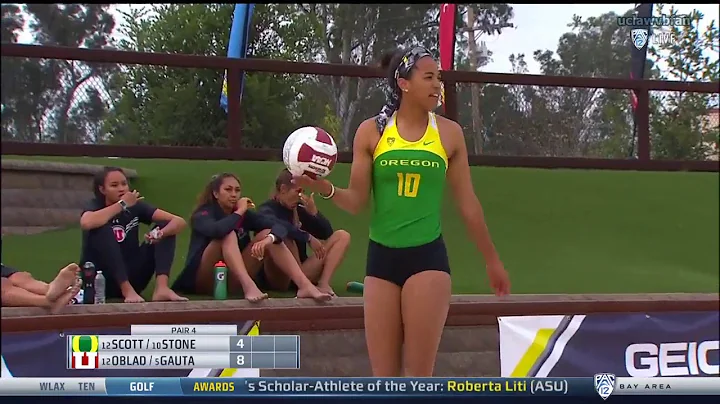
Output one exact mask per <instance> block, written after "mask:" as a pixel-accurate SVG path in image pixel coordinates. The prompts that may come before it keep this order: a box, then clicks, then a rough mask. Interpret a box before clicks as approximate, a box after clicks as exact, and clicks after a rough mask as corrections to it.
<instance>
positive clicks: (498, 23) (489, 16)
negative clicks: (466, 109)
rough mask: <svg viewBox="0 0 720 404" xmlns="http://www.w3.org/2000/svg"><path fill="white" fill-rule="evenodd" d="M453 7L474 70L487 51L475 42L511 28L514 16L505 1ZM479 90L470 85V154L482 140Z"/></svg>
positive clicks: (479, 147) (485, 58) (484, 62)
mask: <svg viewBox="0 0 720 404" xmlns="http://www.w3.org/2000/svg"><path fill="white" fill-rule="evenodd" d="M457 9H458V11H459V12H460V18H461V19H464V21H465V24H463V27H462V28H463V29H462V30H461V32H467V34H468V40H467V42H465V44H467V54H468V60H467V61H468V65H469V70H472V71H478V70H479V69H481V68H482V67H483V66H485V65H487V64H488V63H489V62H490V56H491V52H486V53H487V54H484V53H485V52H483V53H481V52H480V50H479V49H478V47H477V41H478V40H480V39H481V38H482V36H483V35H495V34H497V35H500V34H501V33H502V31H503V30H504V29H505V28H513V24H512V23H511V22H510V20H511V19H512V18H513V16H514V15H513V8H512V7H511V6H510V5H509V4H468V5H465V6H458V8H457ZM463 17H464V18H463ZM483 45H484V44H483ZM480 90H481V88H480V86H479V85H478V84H471V85H470V100H471V101H470V111H471V113H470V115H471V118H472V130H471V131H470V133H471V134H472V135H473V136H472V137H471V138H470V139H471V140H472V142H471V143H472V145H471V146H472V147H471V149H470V150H471V152H474V154H481V153H482V148H483V143H484V139H485V130H483V121H482V112H481V110H482V107H481V104H480Z"/></svg>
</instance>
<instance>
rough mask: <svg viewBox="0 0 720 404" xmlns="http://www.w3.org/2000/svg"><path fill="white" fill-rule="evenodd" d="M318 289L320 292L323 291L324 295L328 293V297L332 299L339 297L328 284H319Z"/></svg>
mask: <svg viewBox="0 0 720 404" xmlns="http://www.w3.org/2000/svg"><path fill="white" fill-rule="evenodd" d="M317 288H318V290H319V291H321V292H323V293H327V294H328V295H330V296H332V297H335V296H337V295H336V294H335V291H334V290H333V289H332V288H331V287H330V285H328V284H327V283H318V285H317Z"/></svg>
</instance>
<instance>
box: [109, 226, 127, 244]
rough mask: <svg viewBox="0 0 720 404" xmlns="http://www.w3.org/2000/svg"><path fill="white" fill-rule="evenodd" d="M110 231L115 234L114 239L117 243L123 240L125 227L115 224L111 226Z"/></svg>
mask: <svg viewBox="0 0 720 404" xmlns="http://www.w3.org/2000/svg"><path fill="white" fill-rule="evenodd" d="M112 232H113V234H114V235H115V240H116V241H117V242H118V243H122V242H123V241H125V227H123V226H120V225H117V226H113V227H112Z"/></svg>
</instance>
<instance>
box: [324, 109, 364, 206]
mask: <svg viewBox="0 0 720 404" xmlns="http://www.w3.org/2000/svg"><path fill="white" fill-rule="evenodd" d="M376 137H377V128H376V126H375V120H374V119H368V120H366V121H364V122H363V123H361V124H360V126H359V127H358V129H357V131H356V132H355V140H354V141H353V161H352V165H351V166H350V183H349V184H348V187H347V188H344V189H343V188H338V187H334V186H333V185H332V184H331V183H330V182H329V181H320V182H321V184H320V186H319V187H318V188H319V189H318V191H319V192H320V195H321V196H329V195H332V197H331V199H332V201H333V202H335V205H337V206H338V207H340V209H342V210H345V211H347V212H348V213H350V214H352V215H354V214H357V213H359V212H361V211H362V210H363V209H365V207H366V206H367V203H368V199H369V198H370V183H371V181H372V155H371V152H370V144H371V142H372V140H373V138H376ZM333 188H334V191H333Z"/></svg>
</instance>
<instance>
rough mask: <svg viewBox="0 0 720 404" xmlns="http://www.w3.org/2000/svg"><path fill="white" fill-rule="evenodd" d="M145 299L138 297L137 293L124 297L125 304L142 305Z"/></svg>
mask: <svg viewBox="0 0 720 404" xmlns="http://www.w3.org/2000/svg"><path fill="white" fill-rule="evenodd" d="M144 302H145V299H143V298H142V296H140V295H138V294H137V293H133V294H130V295H128V296H125V303H144Z"/></svg>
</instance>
